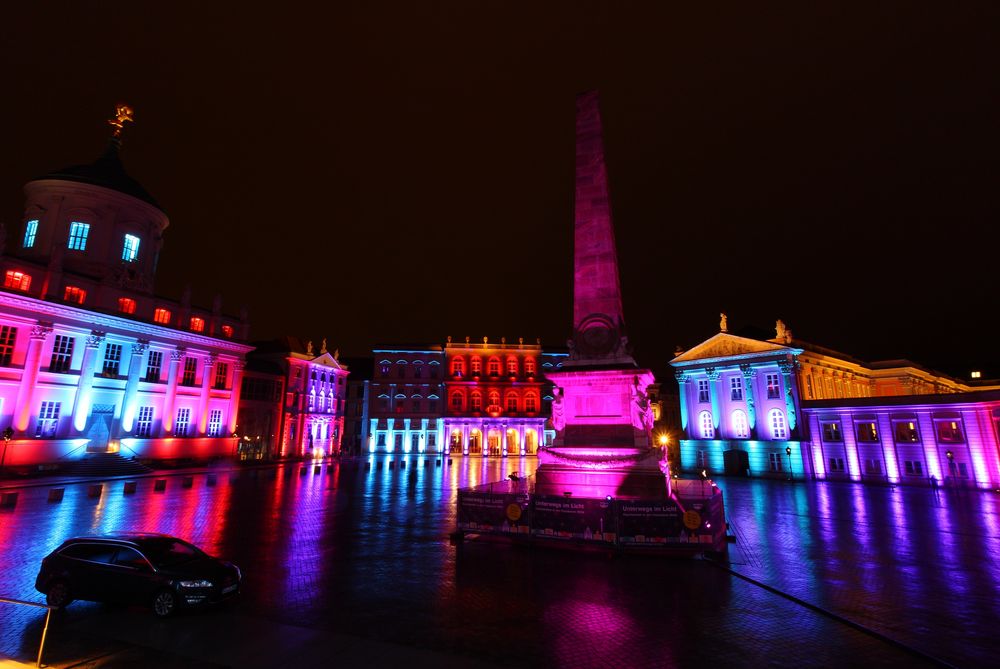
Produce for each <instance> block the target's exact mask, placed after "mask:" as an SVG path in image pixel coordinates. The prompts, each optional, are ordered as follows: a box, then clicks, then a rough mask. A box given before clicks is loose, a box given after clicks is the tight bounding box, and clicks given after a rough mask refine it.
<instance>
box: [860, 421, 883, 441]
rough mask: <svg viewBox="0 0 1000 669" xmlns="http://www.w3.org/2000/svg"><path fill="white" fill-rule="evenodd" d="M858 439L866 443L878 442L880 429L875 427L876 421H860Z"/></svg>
mask: <svg viewBox="0 0 1000 669" xmlns="http://www.w3.org/2000/svg"><path fill="white" fill-rule="evenodd" d="M857 430H858V441H860V442H862V443H865V444H877V443H878V429H876V427H875V423H872V422H864V423H858V425H857Z"/></svg>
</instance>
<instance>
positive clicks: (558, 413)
mask: <svg viewBox="0 0 1000 669" xmlns="http://www.w3.org/2000/svg"><path fill="white" fill-rule="evenodd" d="M552 427H554V428H555V429H556V431H559V430H562V429H563V428H564V427H566V415H565V413H564V407H563V391H562V388H560V387H558V386H556V387H555V388H553V389H552Z"/></svg>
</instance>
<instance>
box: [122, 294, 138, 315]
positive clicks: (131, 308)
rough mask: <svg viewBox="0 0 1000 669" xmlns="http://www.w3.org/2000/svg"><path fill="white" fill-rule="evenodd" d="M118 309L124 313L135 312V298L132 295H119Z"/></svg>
mask: <svg viewBox="0 0 1000 669" xmlns="http://www.w3.org/2000/svg"><path fill="white" fill-rule="evenodd" d="M118 311H119V312H121V313H123V314H134V313H135V300H133V299H132V298H131V297H119V298H118Z"/></svg>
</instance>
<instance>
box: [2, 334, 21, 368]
mask: <svg viewBox="0 0 1000 669" xmlns="http://www.w3.org/2000/svg"><path fill="white" fill-rule="evenodd" d="M16 339H17V328H12V327H11V326H9V325H3V326H0V366H3V367H9V366H10V363H11V361H12V359H13V358H14V342H15V340H16Z"/></svg>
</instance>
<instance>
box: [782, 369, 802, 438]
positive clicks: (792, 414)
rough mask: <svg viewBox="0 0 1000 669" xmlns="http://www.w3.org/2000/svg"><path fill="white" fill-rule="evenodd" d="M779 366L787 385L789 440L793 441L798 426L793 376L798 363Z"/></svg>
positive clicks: (786, 412)
mask: <svg viewBox="0 0 1000 669" xmlns="http://www.w3.org/2000/svg"><path fill="white" fill-rule="evenodd" d="M778 366H779V367H780V368H781V377H782V380H783V381H784V384H785V389H784V390H785V415H786V416H787V418H788V438H789V439H791V438H793V432H794V430H795V428H796V425H797V424H798V421H797V420H796V406H795V404H796V402H795V388H794V386H793V384H794V383H795V379H794V378H793V376H792V374H793V372H794V371H795V368H796V367H797V366H798V361H797V360H796V359H795V358H792V359H790V360H782V361H781V362H779V363H778Z"/></svg>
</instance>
